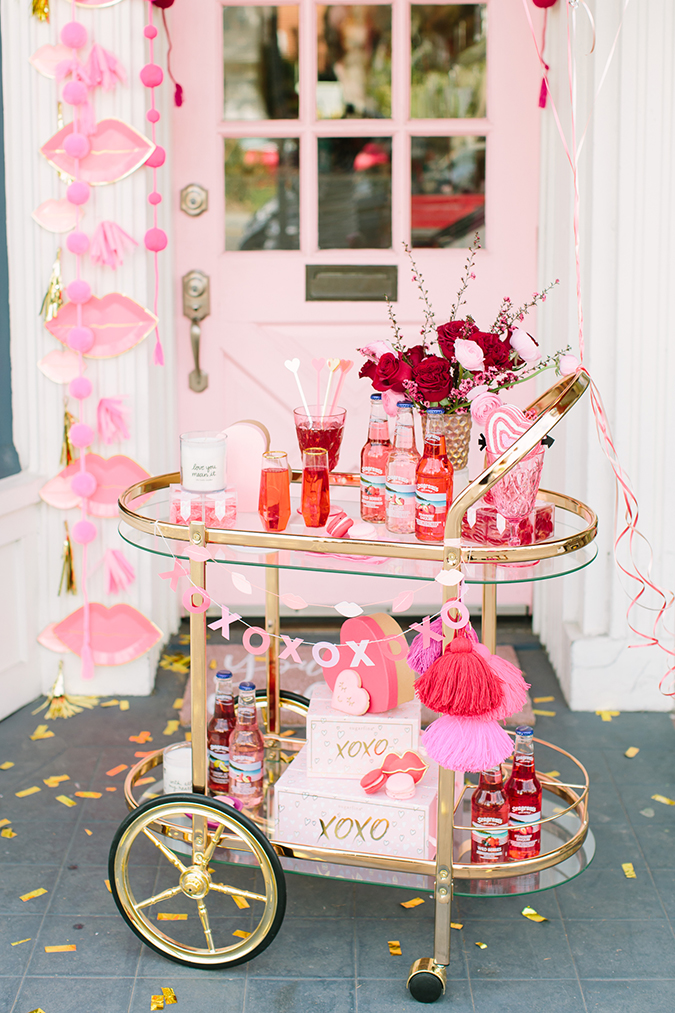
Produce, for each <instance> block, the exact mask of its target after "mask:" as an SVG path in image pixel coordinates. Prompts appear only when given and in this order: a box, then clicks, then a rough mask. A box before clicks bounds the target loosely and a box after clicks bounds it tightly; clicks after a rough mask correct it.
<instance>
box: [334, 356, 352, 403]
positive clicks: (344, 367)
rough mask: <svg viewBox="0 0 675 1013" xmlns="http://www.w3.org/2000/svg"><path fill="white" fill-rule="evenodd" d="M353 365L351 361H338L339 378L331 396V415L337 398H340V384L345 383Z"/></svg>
mask: <svg viewBox="0 0 675 1013" xmlns="http://www.w3.org/2000/svg"><path fill="white" fill-rule="evenodd" d="M353 365H354V363H353V362H352V360H351V359H340V376H339V378H338V383H337V387H336V388H335V393H334V394H333V401H332V403H331V406H330V414H331V415H332V414H333V412H334V411H335V406H336V404H337V402H338V398H339V397H340V391H341V390H342V384H343V383H344V381H345V377H346V375H347V373H348V372H349V370H350V369H351V368H352V366H353Z"/></svg>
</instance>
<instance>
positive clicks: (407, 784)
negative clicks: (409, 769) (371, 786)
mask: <svg viewBox="0 0 675 1013" xmlns="http://www.w3.org/2000/svg"><path fill="white" fill-rule="evenodd" d="M385 790H386V792H387V797H388V798H395V799H398V800H399V801H402V800H403V799H405V798H413V797H414V795H415V781H414V780H413V778H412V777H411V775H410V774H391V775H390V776H389V777H388V778H387V786H386V789H385Z"/></svg>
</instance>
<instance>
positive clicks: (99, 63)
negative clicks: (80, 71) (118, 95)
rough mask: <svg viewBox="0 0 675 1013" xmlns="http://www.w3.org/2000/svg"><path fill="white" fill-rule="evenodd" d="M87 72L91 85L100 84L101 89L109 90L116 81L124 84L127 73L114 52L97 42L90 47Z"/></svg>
mask: <svg viewBox="0 0 675 1013" xmlns="http://www.w3.org/2000/svg"><path fill="white" fill-rule="evenodd" d="M87 73H88V75H89V80H90V81H91V87H92V88H98V87H99V86H100V87H101V88H103V91H110V90H111V89H112V88H114V87H115V85H116V84H117V82H118V81H119V82H120V84H126V80H127V73H126V71H125V69H124V67H123V66H122V64H121V63H120V61H119V60H118V59H117V57H116V56H115V54H114V53H111V52H109V51H108V50H107V49H104V48H103V46H99V44H98V43H97V42H96V43H94V45H93V46H92V47H91V52H90V54H89V59H88V60H87Z"/></svg>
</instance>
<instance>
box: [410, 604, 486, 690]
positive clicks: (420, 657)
mask: <svg viewBox="0 0 675 1013" xmlns="http://www.w3.org/2000/svg"><path fill="white" fill-rule="evenodd" d="M429 629H430V630H431V631H432V632H433V633H442V632H443V620H442V619H441V617H440V616H439V617H438V618H437V619H434V620H433V621H432V622H431V623H430V626H429ZM464 631H465V632H466V635H467V636H468V637H469V639H470V640H473V641H474V642H475V643H477V642H478V637H477V636H476V632H475V630H474V628H473V626H472V625H471V623H468V624H467V625H466V626H465V627H463V632H464ZM442 653H443V644H442V643H441V641H440V640H432V641H431V643H430V644H429V646H428V647H424V639H423V637H422V634H421V633H418V634H417V636H416V637H415V639H414V640H413V642H412V644H411V645H410V650H409V651H408V658H407V661H408V665H409V666H410V668H412V670H413V672H417V674H418V675H424V673H425V672H426V670H427V668H428V667H429V665H432V664H433V663H434V661H436V660H437V659H438V658H440V656H441V654H442Z"/></svg>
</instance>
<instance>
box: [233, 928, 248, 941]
mask: <svg viewBox="0 0 675 1013" xmlns="http://www.w3.org/2000/svg"><path fill="white" fill-rule="evenodd" d="M232 935H233V936H238V937H239V939H248V937H249V936H250V935H251V933H250V932H245V931H244V929H235V930H234V932H233V933H232Z"/></svg>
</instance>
